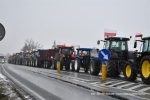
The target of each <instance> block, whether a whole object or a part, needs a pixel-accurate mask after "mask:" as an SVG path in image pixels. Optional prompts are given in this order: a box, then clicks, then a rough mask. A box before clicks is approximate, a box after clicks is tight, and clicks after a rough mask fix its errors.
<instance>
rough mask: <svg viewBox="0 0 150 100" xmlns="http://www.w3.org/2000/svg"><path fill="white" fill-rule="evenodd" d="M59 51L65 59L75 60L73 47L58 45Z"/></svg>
mask: <svg viewBox="0 0 150 100" xmlns="http://www.w3.org/2000/svg"><path fill="white" fill-rule="evenodd" d="M58 51H59V53H60V54H61V57H62V58H63V59H67V58H68V59H70V58H71V59H75V51H74V47H73V46H64V45H58Z"/></svg>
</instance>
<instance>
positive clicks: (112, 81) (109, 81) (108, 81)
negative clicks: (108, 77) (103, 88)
mask: <svg viewBox="0 0 150 100" xmlns="http://www.w3.org/2000/svg"><path fill="white" fill-rule="evenodd" d="M112 82H115V81H108V82H106V83H103V84H102V85H107V84H110V83H112Z"/></svg>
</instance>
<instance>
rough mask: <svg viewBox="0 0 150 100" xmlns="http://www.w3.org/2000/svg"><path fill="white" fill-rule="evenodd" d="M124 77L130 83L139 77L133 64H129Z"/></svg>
mask: <svg viewBox="0 0 150 100" xmlns="http://www.w3.org/2000/svg"><path fill="white" fill-rule="evenodd" d="M123 75H124V77H125V79H126V80H128V81H135V80H136V77H137V68H136V66H134V64H132V63H131V62H127V63H126V64H125V66H124V69H123Z"/></svg>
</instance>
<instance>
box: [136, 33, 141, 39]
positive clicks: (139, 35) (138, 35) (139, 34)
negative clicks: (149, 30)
mask: <svg viewBox="0 0 150 100" xmlns="http://www.w3.org/2000/svg"><path fill="white" fill-rule="evenodd" d="M135 37H136V38H137V37H140V38H142V37H143V34H141V33H136V34H135Z"/></svg>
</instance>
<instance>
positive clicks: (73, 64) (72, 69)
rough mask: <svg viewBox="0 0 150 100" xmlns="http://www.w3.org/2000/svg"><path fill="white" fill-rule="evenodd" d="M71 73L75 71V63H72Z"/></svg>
mask: <svg viewBox="0 0 150 100" xmlns="http://www.w3.org/2000/svg"><path fill="white" fill-rule="evenodd" d="M71 71H73V72H74V71H75V61H72V62H71Z"/></svg>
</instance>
